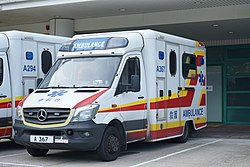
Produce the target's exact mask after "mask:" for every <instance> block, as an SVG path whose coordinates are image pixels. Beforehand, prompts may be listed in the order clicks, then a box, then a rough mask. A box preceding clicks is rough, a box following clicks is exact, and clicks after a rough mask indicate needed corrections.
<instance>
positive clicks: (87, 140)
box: [14, 120, 106, 151]
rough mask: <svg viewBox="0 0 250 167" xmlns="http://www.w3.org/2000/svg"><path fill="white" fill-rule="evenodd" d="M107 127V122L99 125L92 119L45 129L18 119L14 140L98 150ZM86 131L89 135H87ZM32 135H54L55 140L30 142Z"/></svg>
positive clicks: (48, 146) (38, 145)
mask: <svg viewBox="0 0 250 167" xmlns="http://www.w3.org/2000/svg"><path fill="white" fill-rule="evenodd" d="M105 128H106V125H105V124H98V125H97V124H95V123H94V122H93V121H92V120H91V121H86V122H77V123H69V124H68V125H67V126H63V127H54V128H43V129H41V128H36V127H30V126H26V125H24V124H23V122H22V121H17V120H16V121H15V124H14V132H15V135H14V140H15V142H16V143H17V144H21V145H24V146H26V147H33V148H40V149H63V150H81V151H87V150H96V149H97V148H98V146H99V145H100V143H101V140H102V136H103V133H104V130H105ZM71 132H72V133H71ZM86 132H88V134H89V135H86V134H87V133H86ZM31 135H44V136H53V138H54V141H53V143H33V142H30V136H31ZM56 139H57V140H56ZM60 139H61V140H60ZM58 141H62V142H58Z"/></svg>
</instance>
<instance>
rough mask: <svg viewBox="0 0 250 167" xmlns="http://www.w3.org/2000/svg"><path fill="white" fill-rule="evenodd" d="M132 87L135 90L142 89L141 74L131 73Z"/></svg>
mask: <svg viewBox="0 0 250 167" xmlns="http://www.w3.org/2000/svg"><path fill="white" fill-rule="evenodd" d="M131 89H132V91H133V92H139V91H140V76H139V75H131Z"/></svg>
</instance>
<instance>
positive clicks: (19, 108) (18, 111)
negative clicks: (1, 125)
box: [16, 106, 23, 120]
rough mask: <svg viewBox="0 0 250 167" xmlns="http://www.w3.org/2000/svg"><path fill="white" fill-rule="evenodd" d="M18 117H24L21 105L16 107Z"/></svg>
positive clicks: (20, 118) (18, 118)
mask: <svg viewBox="0 0 250 167" xmlns="http://www.w3.org/2000/svg"><path fill="white" fill-rule="evenodd" d="M16 119H17V120H22V119H23V110H22V107H21V106H17V108H16Z"/></svg>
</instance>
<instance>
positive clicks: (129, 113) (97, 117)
mask: <svg viewBox="0 0 250 167" xmlns="http://www.w3.org/2000/svg"><path fill="white" fill-rule="evenodd" d="M205 57H206V52H205V47H204V44H203V43H201V42H197V41H194V40H190V39H185V38H182V37H178V36H173V35H169V34H165V33H161V32H157V31H153V30H138V31H124V32H111V33H99V34H90V35H76V36H74V38H73V39H72V40H71V41H69V42H68V43H66V44H65V45H63V46H62V48H61V49H60V52H59V55H58V60H57V61H56V63H55V64H54V66H53V67H52V68H51V70H50V71H49V73H48V74H47V75H46V77H45V79H44V80H43V81H42V83H41V84H40V86H39V87H38V89H37V90H36V91H34V92H33V93H32V94H30V95H29V96H28V97H27V98H26V99H25V100H23V101H21V102H20V103H19V106H18V109H17V120H16V122H15V125H14V129H15V136H14V139H15V141H16V142H17V143H18V144H21V145H24V146H26V147H27V151H28V152H29V154H31V155H32V156H44V155H46V154H47V152H48V150H49V149H67V150H83V151H84V150H97V152H98V154H99V155H100V157H101V158H102V159H103V160H105V161H110V160H115V159H116V158H117V157H118V156H119V153H120V152H121V150H124V149H126V145H127V143H131V142H135V141H148V142H154V141H159V140H164V139H170V138H176V141H178V142H186V141H187V139H188V136H189V134H190V131H191V129H194V130H198V129H201V128H204V127H206V111H207V107H206V61H205Z"/></svg>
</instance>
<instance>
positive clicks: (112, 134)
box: [97, 126, 121, 161]
mask: <svg viewBox="0 0 250 167" xmlns="http://www.w3.org/2000/svg"><path fill="white" fill-rule="evenodd" d="M97 152H98V154H99V156H100V158H101V159H102V160H104V161H113V160H116V159H117V157H118V156H119V154H120V152H121V136H120V133H119V131H118V130H117V128H115V127H113V126H108V127H107V129H106V130H105V132H104V135H103V138H102V142H101V144H100V146H99V147H98V149H97Z"/></svg>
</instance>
